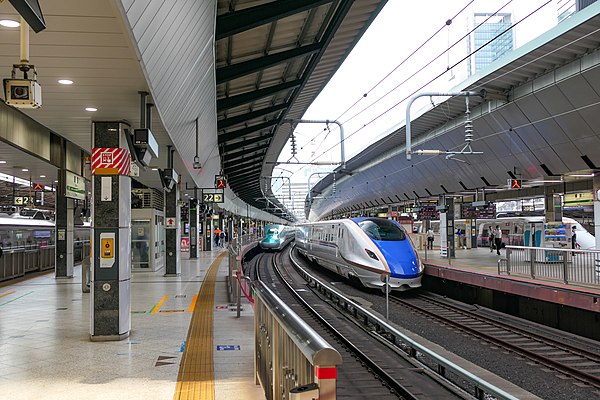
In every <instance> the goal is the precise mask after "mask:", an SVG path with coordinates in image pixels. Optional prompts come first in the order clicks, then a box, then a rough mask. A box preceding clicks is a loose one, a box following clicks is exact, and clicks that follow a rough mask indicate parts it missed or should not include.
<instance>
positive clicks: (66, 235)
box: [54, 169, 74, 279]
mask: <svg viewBox="0 0 600 400" xmlns="http://www.w3.org/2000/svg"><path fill="white" fill-rule="evenodd" d="M66 180H67V177H66V170H65V169H59V171H58V188H57V196H56V251H55V257H56V259H55V264H54V271H55V277H56V278H57V279H62V278H72V277H73V228H74V214H73V212H74V201H73V199H70V198H67V197H66V196H65V193H66Z"/></svg>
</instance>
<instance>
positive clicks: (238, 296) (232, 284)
mask: <svg viewBox="0 0 600 400" xmlns="http://www.w3.org/2000/svg"><path fill="white" fill-rule="evenodd" d="M254 242H256V238H255V236H253V235H244V236H241V237H237V238H235V239H232V240H231V241H230V242H229V245H228V246H227V250H228V251H229V275H228V276H229V279H227V297H228V299H229V302H230V303H234V302H235V303H237V316H238V317H239V316H240V309H241V300H242V291H243V290H244V289H243V288H242V287H241V285H245V286H246V287H245V291H246V292H248V291H249V288H248V284H247V282H246V281H245V280H244V279H240V276H241V277H242V278H243V274H242V263H241V261H240V260H238V258H239V256H240V253H241V251H242V247H243V246H247V245H249V244H251V243H254Z"/></svg>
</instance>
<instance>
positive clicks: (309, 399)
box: [290, 383, 319, 400]
mask: <svg viewBox="0 0 600 400" xmlns="http://www.w3.org/2000/svg"><path fill="white" fill-rule="evenodd" d="M318 398H319V386H318V385H317V384H316V383H309V384H308V385H302V386H296V387H295V388H293V389H292V390H290V400H314V399H318Z"/></svg>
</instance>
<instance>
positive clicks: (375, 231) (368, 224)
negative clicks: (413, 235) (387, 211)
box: [358, 219, 406, 241]
mask: <svg viewBox="0 0 600 400" xmlns="http://www.w3.org/2000/svg"><path fill="white" fill-rule="evenodd" d="M358 226H359V227H360V229H362V230H363V232H365V233H366V234H367V236H369V237H370V238H371V239H373V240H383V241H399V240H406V235H405V234H404V231H403V230H402V229H401V228H400V227H398V225H396V224H394V223H393V222H392V221H390V220H387V219H365V220H364V221H361V222H359V223H358Z"/></svg>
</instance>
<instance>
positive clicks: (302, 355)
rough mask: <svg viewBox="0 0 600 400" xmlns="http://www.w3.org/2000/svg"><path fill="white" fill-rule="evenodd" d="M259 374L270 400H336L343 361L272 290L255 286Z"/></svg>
mask: <svg viewBox="0 0 600 400" xmlns="http://www.w3.org/2000/svg"><path fill="white" fill-rule="evenodd" d="M254 293H255V297H254V299H255V303H254V339H255V346H254V347H255V356H254V361H255V371H256V374H257V378H258V380H259V381H260V383H261V384H262V387H263V389H264V390H265V395H266V397H267V400H280V399H291V400H294V399H310V398H315V399H316V398H318V399H319V400H335V399H336V377H337V366H338V365H340V364H341V363H342V357H341V355H340V353H338V351H337V350H335V349H334V348H333V347H332V346H331V345H330V344H329V343H327V342H326V341H325V340H324V339H323V338H322V337H321V336H319V335H318V334H317V333H316V332H315V331H314V330H313V329H312V328H311V327H310V326H308V325H307V324H306V322H304V321H303V320H302V319H301V318H300V317H298V315H296V313H294V312H293V311H292V310H291V309H290V308H289V307H288V306H287V305H286V304H285V303H284V302H283V301H281V299H279V297H277V296H276V295H275V294H274V293H273V292H272V291H271V290H270V289H269V288H267V287H266V286H264V285H262V284H260V283H257V284H255V286H254Z"/></svg>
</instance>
